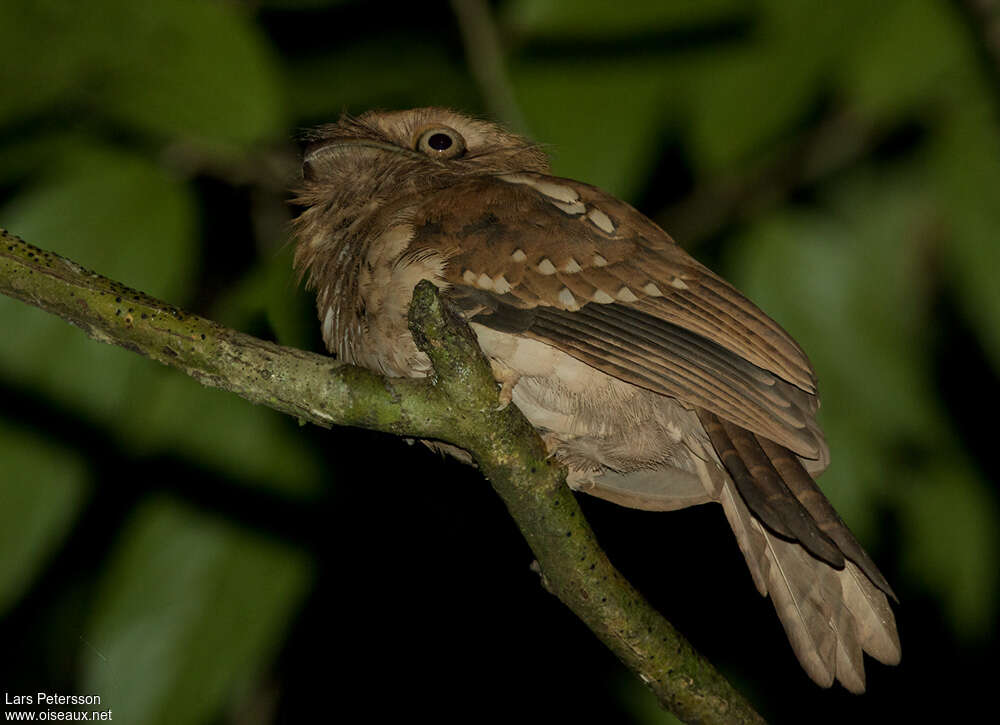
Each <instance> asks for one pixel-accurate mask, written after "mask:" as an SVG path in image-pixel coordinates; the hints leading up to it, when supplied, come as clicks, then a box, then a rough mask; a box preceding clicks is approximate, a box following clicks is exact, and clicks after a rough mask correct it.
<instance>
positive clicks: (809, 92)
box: [679, 0, 870, 173]
mask: <svg viewBox="0 0 1000 725" xmlns="http://www.w3.org/2000/svg"><path fill="white" fill-rule="evenodd" d="M869 13H870V9H869V4H868V3H863V2H861V0H851V1H847V0H844V1H843V2H837V3H829V2H822V0H800V1H799V2H785V0H768V1H767V2H763V3H761V5H760V7H759V9H758V14H757V16H755V23H754V27H753V31H752V33H751V34H750V36H749V37H748V38H747V39H746V40H745V41H741V42H739V43H735V44H731V45H730V46H727V47H724V48H720V49H716V48H708V49H707V50H706V51H704V52H702V53H694V54H691V56H690V58H688V59H685V61H686V62H685V64H684V66H683V67H682V68H680V69H679V72H683V73H684V74H685V76H686V83H687V88H688V91H689V92H690V93H691V94H692V96H693V97H694V105H693V108H692V109H691V112H690V113H691V124H692V132H691V142H692V148H693V156H694V158H695V159H696V160H698V162H699V166H700V167H701V169H702V170H703V173H709V172H712V173H718V172H720V171H722V170H724V169H726V168H727V167H729V166H732V165H740V164H742V163H744V162H745V161H746V160H747V159H749V158H753V157H754V156H757V155H759V154H760V152H761V150H763V149H767V148H768V147H770V146H772V145H773V144H774V143H775V142H776V141H777V140H778V139H780V138H782V137H784V136H785V135H787V134H788V133H790V132H791V131H793V130H795V127H796V124H797V123H798V122H799V121H800V120H801V119H802V118H804V117H805V116H806V115H807V114H808V113H809V112H810V111H811V109H812V105H813V104H815V103H816V101H817V100H818V99H819V89H821V88H822V86H823V84H822V81H823V79H824V77H825V76H827V75H830V74H832V73H833V71H834V70H835V69H836V68H837V66H838V64H839V62H840V57H841V55H842V53H843V45H844V43H849V42H850V38H851V37H852V35H853V34H854V33H855V32H857V31H856V28H857V26H858V24H859V22H860V23H862V24H863V23H864V22H865V21H866V15H868V14H869ZM859 18H860V21H859Z"/></svg>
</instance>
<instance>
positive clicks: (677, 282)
mask: <svg viewBox="0 0 1000 725" xmlns="http://www.w3.org/2000/svg"><path fill="white" fill-rule="evenodd" d="M670 286H671V287H673V288H674V289H687V288H688V286H687V283H686V282H685V281H684V280H682V279H681V278H680V277H673V278H672V279H671V280H670Z"/></svg>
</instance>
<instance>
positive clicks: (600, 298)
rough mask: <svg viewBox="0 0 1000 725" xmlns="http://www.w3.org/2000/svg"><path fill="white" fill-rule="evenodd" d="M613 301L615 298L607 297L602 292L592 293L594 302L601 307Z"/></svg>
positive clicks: (605, 293) (607, 295)
mask: <svg viewBox="0 0 1000 725" xmlns="http://www.w3.org/2000/svg"><path fill="white" fill-rule="evenodd" d="M614 301H615V298H614V297H612V296H611V295H609V294H608V293H607V292H605V291H604V290H601V289H599V290H597V291H596V292H595V293H594V302H600V303H601V304H602V305H607V304H610V303H612V302H614Z"/></svg>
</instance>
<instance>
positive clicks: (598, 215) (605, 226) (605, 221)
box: [587, 207, 615, 234]
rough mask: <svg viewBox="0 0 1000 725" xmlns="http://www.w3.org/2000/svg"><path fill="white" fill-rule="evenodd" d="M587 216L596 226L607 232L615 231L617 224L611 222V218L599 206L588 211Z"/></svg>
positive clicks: (612, 232)
mask: <svg viewBox="0 0 1000 725" xmlns="http://www.w3.org/2000/svg"><path fill="white" fill-rule="evenodd" d="M587 218H588V219H590V221H591V222H593V224H594V226H595V227H597V228H598V229H600V230H601V231H602V232H604V233H605V234H614V233H615V225H614V224H612V223H611V219H610V218H609V217H608V215H607V214H605V213H604V212H603V211H601V210H600V209H598V208H597V207H594V208H592V209H591V210H590V211H589V212H587Z"/></svg>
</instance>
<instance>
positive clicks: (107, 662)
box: [80, 499, 311, 725]
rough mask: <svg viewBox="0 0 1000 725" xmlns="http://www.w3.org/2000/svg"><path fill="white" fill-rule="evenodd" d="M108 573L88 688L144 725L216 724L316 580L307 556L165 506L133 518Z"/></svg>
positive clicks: (86, 670) (83, 685)
mask: <svg viewBox="0 0 1000 725" xmlns="http://www.w3.org/2000/svg"><path fill="white" fill-rule="evenodd" d="M106 571H107V573H106V574H105V576H104V577H103V579H102V581H101V582H100V584H99V592H98V595H97V599H96V602H95V606H94V615H93V619H92V622H91V624H90V626H89V628H88V631H87V638H86V639H87V641H88V642H90V643H91V644H92V645H93V648H94V651H93V652H91V653H90V654H85V655H84V660H83V665H82V673H81V682H80V691H81V692H86V693H88V694H89V693H94V694H99V695H100V696H101V698H102V707H110V708H111V709H112V710H113V711H114V716H115V720H116V721H117V720H121V721H122V722H130V723H146V724H147V725H157V724H158V723H170V724H171V725H186V724H188V723H190V724H192V725H193V724H194V723H204V722H211V721H214V720H216V719H217V718H218V716H219V713H220V710H221V709H222V707H223V706H224V705H225V703H226V702H227V701H228V700H231V699H232V698H233V697H234V694H235V693H237V692H238V691H239V690H241V689H243V688H246V687H248V686H249V685H250V684H251V683H252V681H253V680H254V679H255V678H257V677H259V676H260V675H261V673H262V672H264V671H265V670H266V668H267V667H268V665H269V663H270V661H271V660H272V658H273V657H274V656H275V654H276V652H277V650H278V647H279V645H280V643H281V641H282V639H283V637H284V636H285V633H286V631H287V629H288V627H289V622H290V619H291V617H292V616H293V614H294V613H295V612H296V610H297V609H298V607H299V606H300V605H301V603H302V601H303V598H304V596H305V594H306V591H307V588H308V586H309V584H310V580H311V571H310V564H309V562H308V561H307V560H306V559H305V557H304V556H303V555H302V554H301V553H299V552H296V551H293V550H290V549H288V548H287V547H285V546H284V545H281V544H278V543H277V542H276V541H275V540H273V539H271V538H269V537H261V536H258V535H255V534H252V533H249V532H247V531H244V530H242V529H239V528H237V527H235V526H234V525H232V524H230V523H226V522H224V521H220V520H218V519H216V518H214V517H210V516H208V515H206V514H203V513H200V512H197V511H194V510H191V509H189V508H187V507H184V506H181V505H179V504H177V503H176V502H173V501H170V500H164V499H156V500H153V501H150V502H148V503H146V504H145V505H143V506H142V507H140V508H139V509H138V510H137V511H136V513H135V515H134V517H133V518H132V520H131V521H130V522H129V523H128V525H127V526H126V528H125V531H124V532H123V533H122V535H121V537H120V539H119V543H118V546H117V547H116V550H115V551H114V553H113V555H112V559H111V562H110V565H109V567H108V568H107V570H106Z"/></svg>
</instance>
